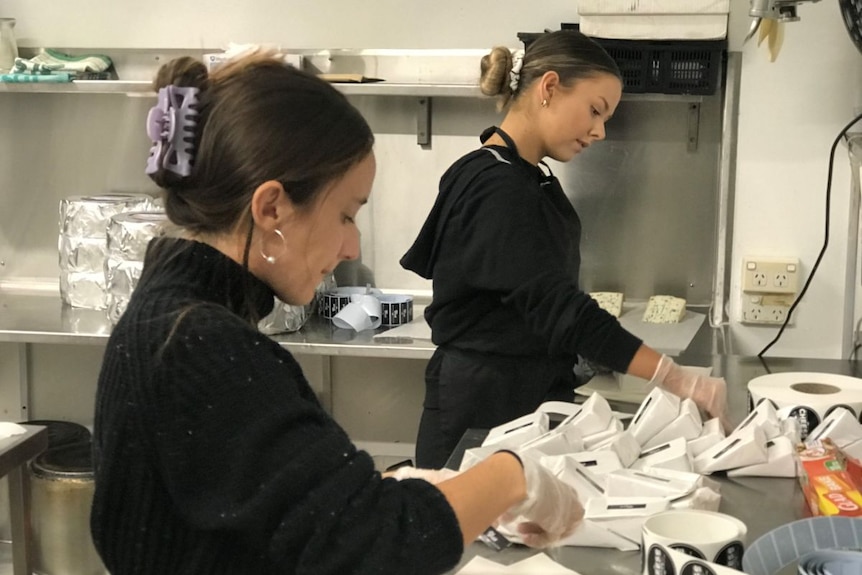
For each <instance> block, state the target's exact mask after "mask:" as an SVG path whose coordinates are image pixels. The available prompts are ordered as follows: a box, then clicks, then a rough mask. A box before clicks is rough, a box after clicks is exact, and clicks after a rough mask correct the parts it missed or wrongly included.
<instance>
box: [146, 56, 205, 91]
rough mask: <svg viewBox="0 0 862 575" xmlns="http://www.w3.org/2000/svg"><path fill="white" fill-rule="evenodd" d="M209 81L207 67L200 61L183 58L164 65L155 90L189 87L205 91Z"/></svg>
mask: <svg viewBox="0 0 862 575" xmlns="http://www.w3.org/2000/svg"><path fill="white" fill-rule="evenodd" d="M208 80H209V72H207V67H206V66H205V65H204V63H203V62H201V61H200V60H195V59H194V58H192V57H190V56H182V57H180V58H176V59H174V60H171V61H170V62H168V63H166V64H163V65H162V67H161V68H159V71H158V73H157V74H156V79H155V81H154V82H153V88H154V89H155V90H156V91H158V90H159V89H160V88H164V87H165V86H170V85H171V84H173V85H174V86H188V87H192V88H199V89H200V90H204V89H205V88H206V86H207V81H208Z"/></svg>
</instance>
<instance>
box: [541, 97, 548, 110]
mask: <svg viewBox="0 0 862 575" xmlns="http://www.w3.org/2000/svg"><path fill="white" fill-rule="evenodd" d="M542 107H543V108H547V107H548V99H547V98H545V99H544V100H542Z"/></svg>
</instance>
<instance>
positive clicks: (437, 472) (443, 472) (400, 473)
mask: <svg viewBox="0 0 862 575" xmlns="http://www.w3.org/2000/svg"><path fill="white" fill-rule="evenodd" d="M458 473H459V472H458V471H453V470H452V469H446V468H443V469H417V468H415V467H399V468H398V469H396V470H395V471H392V472H391V473H387V474H385V476H386V477H393V478H395V479H397V480H398V481H401V480H402V479H424V480H425V481H427V482H428V483H430V484H432V485H437V484H438V483H441V482H443V481H446V480H447V479H452V478H453V477H455V476H456V475H458Z"/></svg>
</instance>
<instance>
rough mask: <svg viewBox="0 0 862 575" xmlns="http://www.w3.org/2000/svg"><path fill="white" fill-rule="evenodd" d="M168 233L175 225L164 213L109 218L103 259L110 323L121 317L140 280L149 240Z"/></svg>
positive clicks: (173, 229) (135, 213) (128, 214)
mask: <svg viewBox="0 0 862 575" xmlns="http://www.w3.org/2000/svg"><path fill="white" fill-rule="evenodd" d="M172 231H175V226H173V224H171V222H170V220H168V217H167V215H166V214H165V213H164V212H124V213H122V214H117V215H115V216H111V219H110V222H109V224H108V229H107V239H106V250H107V256H106V257H105V259H104V273H105V285H106V289H107V292H108V296H107V297H108V318H109V319H110V320H111V322H113V323H116V322H117V320H119V319H120V316H121V315H123V312H124V311H125V310H126V306H127V305H128V303H129V299H131V297H132V292H133V291H134V290H135V287H136V286H137V285H138V280H140V279H141V272H142V271H143V269H144V256H145V255H146V252H147V245H148V244H149V243H150V240H152V239H153V238H156V237H159V236H163V235H165V234H167V233H169V232H172Z"/></svg>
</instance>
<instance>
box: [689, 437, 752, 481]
mask: <svg viewBox="0 0 862 575" xmlns="http://www.w3.org/2000/svg"><path fill="white" fill-rule="evenodd" d="M767 460H768V457H767V454H766V435H765V433H764V432H763V429H761V428H760V427H754V426H749V427H746V428H745V429H743V430H742V431H735V432H733V433H731V434H730V435H728V436H727V437H726V438H725V439H724V440H723V441H722V442H721V443H718V444H717V445H714V446H713V447H711V448H709V449H708V450H706V451H704V452H703V453H701V454H700V455H699V456H698V457H696V458H695V460H694V469H695V471H697V472H698V473H703V474H708V473H713V472H715V471H725V470H727V469H734V468H736V467H744V466H747V465H755V464H758V463H765V462H766V461H767Z"/></svg>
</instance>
